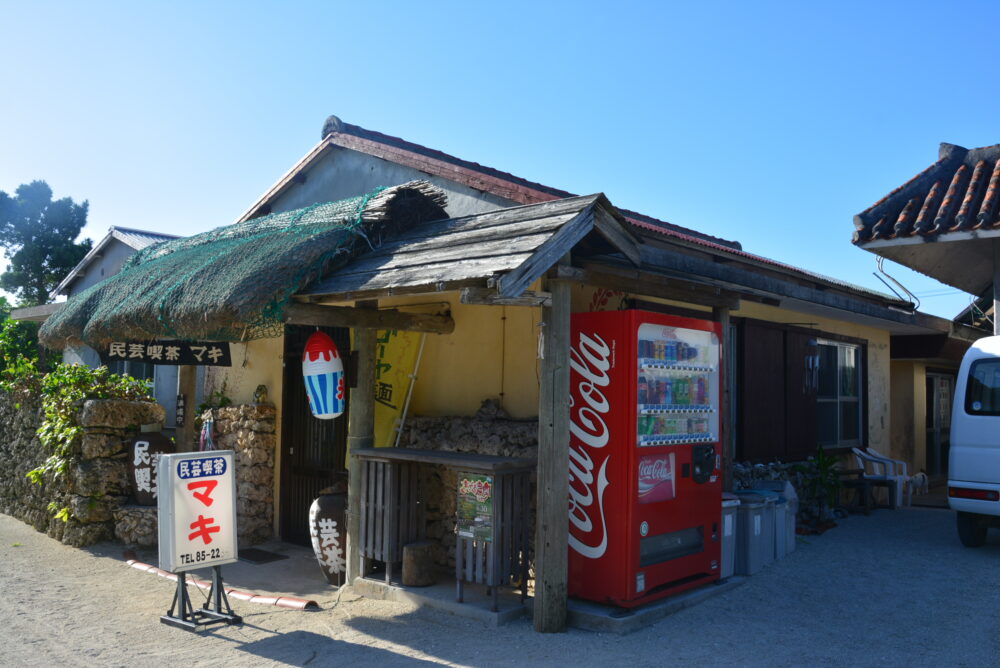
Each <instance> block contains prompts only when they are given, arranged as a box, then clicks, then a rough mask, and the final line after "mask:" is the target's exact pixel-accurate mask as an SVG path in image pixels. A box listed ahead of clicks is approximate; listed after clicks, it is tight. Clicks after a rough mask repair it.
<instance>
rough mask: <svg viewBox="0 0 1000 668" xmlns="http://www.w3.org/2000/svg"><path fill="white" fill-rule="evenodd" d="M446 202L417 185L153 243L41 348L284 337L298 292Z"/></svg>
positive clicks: (51, 325) (90, 295) (72, 312)
mask: <svg viewBox="0 0 1000 668" xmlns="http://www.w3.org/2000/svg"><path fill="white" fill-rule="evenodd" d="M445 201H446V196H445V194H444V193H443V192H442V191H441V190H439V189H438V188H435V187H434V186H432V185H430V184H429V183H427V182H426V181H411V182H409V183H404V184H403V185H400V186H395V187H392V188H385V189H377V190H375V191H373V192H371V193H368V194H367V195H364V196H363V197H354V198H351V199H346V200H341V201H338V202H328V203H323V204H315V205H313V206H309V207H306V208H303V209H297V210H295V211H286V212H282V213H275V214H271V215H269V216H264V217H261V218H254V219H251V220H247V221H244V222H241V223H236V224H235V225H229V226H226V227H220V228H217V229H215V230H212V231H210V232H205V233H203V234H199V235H196V236H194V237H188V238H185V239H178V240H176V241H170V242H166V243H162V244H156V245H155V246H151V247H149V248H146V249H143V250H142V251H140V252H138V253H136V254H135V255H134V256H132V257H131V258H130V259H129V261H128V262H127V263H126V264H125V266H124V267H123V268H122V270H121V271H120V272H119V273H118V274H115V275H114V276H112V277H110V278H108V279H105V280H104V281H102V282H101V283H98V284H97V285H95V286H93V287H92V288H90V289H88V290H86V291H84V292H82V293H81V294H79V295H77V296H75V297H73V298H72V299H70V300H69V301H68V302H67V303H66V306H65V307H64V308H63V309H61V310H60V311H59V312H58V313H56V314H54V315H53V316H52V317H50V318H49V319H48V321H47V322H46V323H45V325H44V326H43V327H42V329H41V331H40V332H39V339H40V340H41V342H42V343H43V344H44V345H46V346H48V347H51V348H63V347H65V346H66V345H67V344H77V343H80V342H83V343H87V344H90V345H92V346H102V345H104V344H106V343H108V342H109V341H113V340H122V339H127V340H151V339H156V338H177V339H207V340H221V341H240V340H248V339H252V338H260V337H263V336H274V335H278V334H280V333H281V328H282V323H283V315H284V309H285V306H286V305H287V303H288V300H289V299H290V298H291V296H292V295H293V294H294V293H295V292H297V291H298V290H300V289H301V288H303V287H305V286H306V285H308V284H309V283H311V282H312V281H314V280H316V279H318V278H320V277H322V276H324V275H326V274H328V273H330V272H331V271H334V270H335V269H336V268H337V267H339V266H342V265H343V264H345V263H346V262H348V261H350V259H351V258H352V257H354V256H355V255H356V254H358V253H360V252H363V251H365V250H369V249H371V248H375V247H377V246H379V245H380V244H381V242H382V240H383V239H384V238H386V237H387V236H389V235H391V234H392V233H393V232H395V231H399V230H402V229H406V228H408V227H410V226H412V225H416V224H419V223H422V222H426V221H428V220H434V219H438V218H443V217H445V212H444V205H445Z"/></svg>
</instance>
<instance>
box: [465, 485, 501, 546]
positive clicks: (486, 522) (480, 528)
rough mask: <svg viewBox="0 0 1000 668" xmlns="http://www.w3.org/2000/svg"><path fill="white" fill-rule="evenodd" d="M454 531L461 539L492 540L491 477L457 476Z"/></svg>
mask: <svg viewBox="0 0 1000 668" xmlns="http://www.w3.org/2000/svg"><path fill="white" fill-rule="evenodd" d="M456 530H457V533H458V535H459V536H462V537H463V538H472V539H473V540H479V541H484V542H490V541H492V540H493V476H488V475H476V474H473V473H459V474H458V520H457V522H456Z"/></svg>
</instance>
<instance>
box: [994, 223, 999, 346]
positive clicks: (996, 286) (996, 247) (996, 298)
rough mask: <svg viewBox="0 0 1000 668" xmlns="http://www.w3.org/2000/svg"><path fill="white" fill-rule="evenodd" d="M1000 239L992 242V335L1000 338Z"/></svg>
mask: <svg viewBox="0 0 1000 668" xmlns="http://www.w3.org/2000/svg"><path fill="white" fill-rule="evenodd" d="M998 315H1000V239H994V240H993V335H994V336H1000V317H997V316H998Z"/></svg>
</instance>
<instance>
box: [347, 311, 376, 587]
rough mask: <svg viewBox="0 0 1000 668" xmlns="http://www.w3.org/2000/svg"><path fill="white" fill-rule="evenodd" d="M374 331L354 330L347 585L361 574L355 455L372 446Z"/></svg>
mask: <svg viewBox="0 0 1000 668" xmlns="http://www.w3.org/2000/svg"><path fill="white" fill-rule="evenodd" d="M356 306H357V307H358V308H371V309H374V308H377V307H378V302H377V301H364V302H358V303H357V304H356ZM377 338H378V337H377V336H376V330H374V329H368V328H357V329H355V330H354V349H355V350H356V351H357V352H358V382H357V386H356V387H353V388H351V395H350V402H351V403H350V407H349V411H350V413H349V415H350V417H349V422H348V426H347V452H348V459H347V584H353V582H354V579H355V578H356V577H359V576H361V575H362V573H361V549H360V543H359V541H360V533H361V515H360V512H361V462H360V461H358V458H357V457H355V456H354V454H353V453H354V451H355V450H356V449H358V448H370V447H372V446H373V445H374V444H375V345H376V339H377Z"/></svg>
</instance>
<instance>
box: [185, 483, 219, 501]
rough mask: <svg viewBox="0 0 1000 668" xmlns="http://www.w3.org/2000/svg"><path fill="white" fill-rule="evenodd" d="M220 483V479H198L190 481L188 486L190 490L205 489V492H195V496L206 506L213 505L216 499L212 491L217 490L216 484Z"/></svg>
mask: <svg viewBox="0 0 1000 668" xmlns="http://www.w3.org/2000/svg"><path fill="white" fill-rule="evenodd" d="M218 484H219V481H218V480H196V481H194V482H189V483H188V486H187V488H188V489H190V490H192V491H193V490H195V489H204V490H205V491H203V492H194V498H196V499H198V500H199V501H201V502H202V503H204V504H205V505H206V506H210V505H212V503H213V502H214V501H215V499H213V498H212V492H213V491H215V486H216V485H218Z"/></svg>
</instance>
